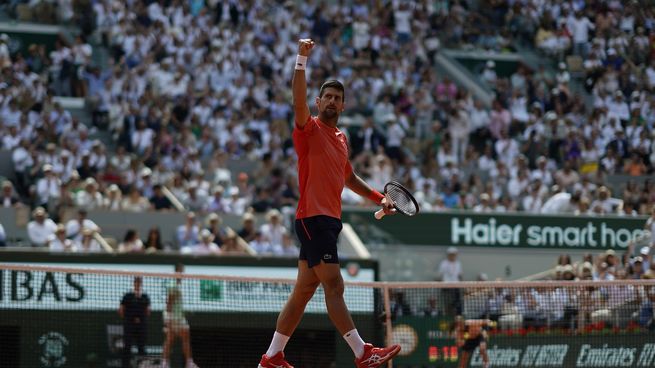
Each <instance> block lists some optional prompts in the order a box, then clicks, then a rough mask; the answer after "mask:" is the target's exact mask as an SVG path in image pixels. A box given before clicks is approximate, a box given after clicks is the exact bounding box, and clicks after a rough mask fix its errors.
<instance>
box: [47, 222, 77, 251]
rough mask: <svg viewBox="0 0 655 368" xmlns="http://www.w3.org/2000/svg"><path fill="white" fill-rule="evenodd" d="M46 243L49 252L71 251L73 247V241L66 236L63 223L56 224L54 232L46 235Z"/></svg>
mask: <svg viewBox="0 0 655 368" xmlns="http://www.w3.org/2000/svg"><path fill="white" fill-rule="evenodd" d="M46 243H47V245H48V249H50V251H51V252H72V251H73V249H74V244H73V241H72V240H70V239H68V238H67V237H66V227H65V226H64V224H59V225H57V229H56V230H55V233H54V234H51V235H49V236H48V240H47V241H46Z"/></svg>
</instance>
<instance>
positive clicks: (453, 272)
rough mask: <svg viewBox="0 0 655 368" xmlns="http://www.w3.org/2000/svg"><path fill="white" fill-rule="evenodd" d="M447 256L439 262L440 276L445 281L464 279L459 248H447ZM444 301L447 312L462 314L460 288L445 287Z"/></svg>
mask: <svg viewBox="0 0 655 368" xmlns="http://www.w3.org/2000/svg"><path fill="white" fill-rule="evenodd" d="M446 253H447V257H446V259H444V260H443V261H441V263H440V264H439V270H438V272H437V273H438V278H439V279H440V280H441V281H443V282H459V281H462V273H463V271H462V263H461V262H460V261H459V260H457V253H458V251H457V248H455V247H448V249H447V250H446ZM442 294H443V298H444V302H445V303H446V312H447V313H449V314H451V313H456V314H457V315H459V314H461V309H462V307H461V297H460V291H459V289H450V288H449V289H443V291H442Z"/></svg>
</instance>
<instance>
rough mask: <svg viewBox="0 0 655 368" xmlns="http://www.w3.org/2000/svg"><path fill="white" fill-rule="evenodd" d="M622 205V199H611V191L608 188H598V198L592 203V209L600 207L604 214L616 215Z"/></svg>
mask: <svg viewBox="0 0 655 368" xmlns="http://www.w3.org/2000/svg"><path fill="white" fill-rule="evenodd" d="M621 203H622V201H621V200H620V199H618V198H612V197H610V191H609V189H607V187H606V186H601V187H600V188H598V198H597V199H596V200H594V201H593V202H591V208H596V207H597V206H600V208H602V210H603V213H616V212H617V211H616V210H617V208H618V207H619V206H620V205H621Z"/></svg>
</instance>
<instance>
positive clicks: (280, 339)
mask: <svg viewBox="0 0 655 368" xmlns="http://www.w3.org/2000/svg"><path fill="white" fill-rule="evenodd" d="M289 338H290V336H284V335H282V334H281V333H279V332H277V331H275V333H274V334H273V340H272V341H271V346H269V347H268V350H267V351H266V356H267V357H269V358H270V357H272V356H273V355H275V354H277V352H278V351H282V350H284V347H285V346H287V342H288V341H289Z"/></svg>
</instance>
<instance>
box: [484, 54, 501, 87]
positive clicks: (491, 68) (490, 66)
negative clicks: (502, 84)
mask: <svg viewBox="0 0 655 368" xmlns="http://www.w3.org/2000/svg"><path fill="white" fill-rule="evenodd" d="M495 68H496V63H495V62H494V61H493V60H489V61H487V64H486V65H485V67H484V70H482V75H481V77H482V80H483V81H485V82H486V83H487V84H488V85H490V86H493V85H495V84H496V79H497V78H498V76H497V75H496V70H495Z"/></svg>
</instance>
